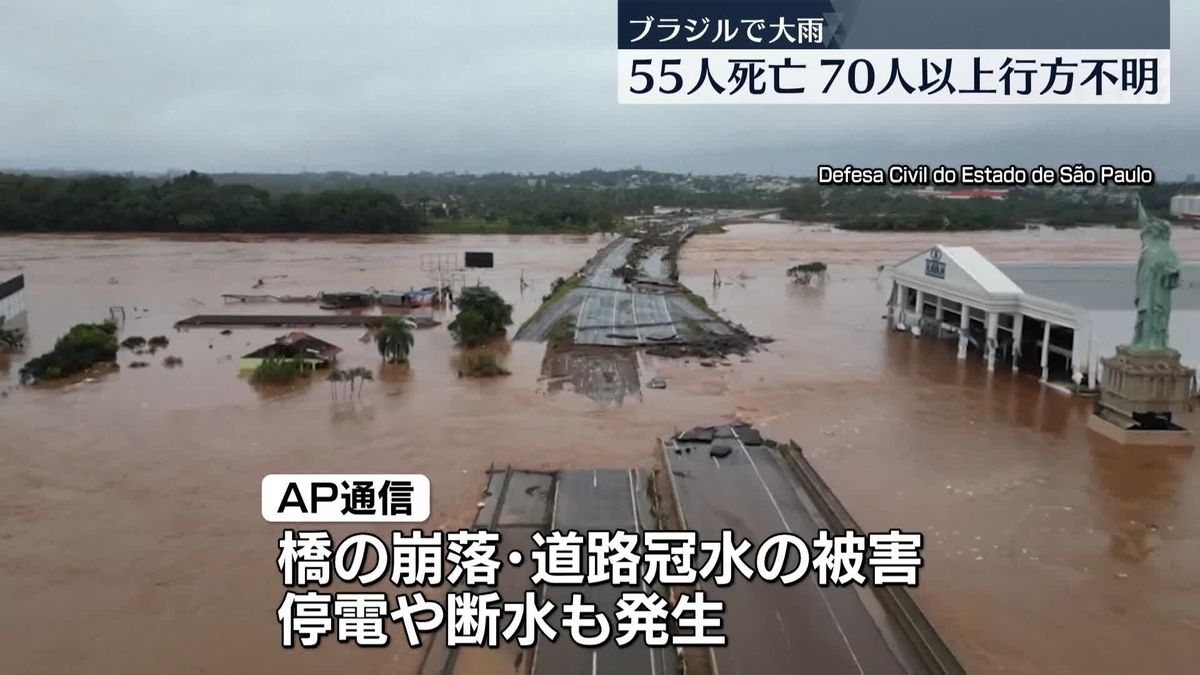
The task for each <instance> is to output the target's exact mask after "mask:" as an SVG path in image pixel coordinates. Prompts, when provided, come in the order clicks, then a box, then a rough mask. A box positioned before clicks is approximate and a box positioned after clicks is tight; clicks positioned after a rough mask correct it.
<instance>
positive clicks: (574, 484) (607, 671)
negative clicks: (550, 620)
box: [533, 469, 676, 675]
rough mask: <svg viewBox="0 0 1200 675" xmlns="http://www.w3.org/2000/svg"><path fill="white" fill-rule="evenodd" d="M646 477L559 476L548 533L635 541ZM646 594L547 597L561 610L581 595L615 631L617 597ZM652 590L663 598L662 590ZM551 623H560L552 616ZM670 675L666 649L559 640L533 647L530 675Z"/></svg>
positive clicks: (563, 592) (612, 473) (611, 590)
mask: <svg viewBox="0 0 1200 675" xmlns="http://www.w3.org/2000/svg"><path fill="white" fill-rule="evenodd" d="M647 476H648V475H647V474H643V473H641V472H639V471H637V470H636V469H602V470H597V471H569V472H564V473H562V474H560V475H559V481H558V494H557V497H556V502H555V509H554V523H553V526H552V527H553V529H555V530H559V531H563V532H565V531H569V530H576V531H579V532H581V533H584V532H586V531H588V530H609V531H614V530H624V531H625V532H630V533H636V534H639V535H640V533H641V532H642V530H643V529H644V527H645V525H644V523H646V522H648V519H649V513H650V501H649V496H648V494H647V490H646V488H647ZM651 527H652V528H656V527H657V526H655V525H652V526H651ZM584 536H585V537H586V534H585V535H584ZM650 590H652V589H648V588H646V587H645V586H644V585H643V586H642V587H641V588H631V587H617V586H612V585H600V586H583V585H580V586H550V587H548V588H547V596H546V597H547V598H549V599H550V600H551V601H552V602H554V604H555V606H556V607H561V606H563V605H564V604H565V603H566V602H568V601H569V600H570V599H571V596H572V594H574V593H580V594H582V596H583V600H584V601H585V602H591V603H595V604H596V606H597V607H598V608H603V609H605V613H606V614H607V615H608V618H609V624H610V626H612V627H614V629H615V627H616V619H615V611H614V610H615V608H616V605H617V600H618V599H619V598H620V597H621V593H622V592H625V591H638V592H649V591H650ZM653 590H657V591H658V592H659V593H660V594H663V595H664V597H665V593H664V591H663V590H662V589H661V588H657V589H653ZM555 620H556V621H558V620H560V619H559V617H558V615H557V614H556V615H555ZM614 636H615V631H614ZM675 672H676V668H675V662H674V652H673V650H672V649H671V648H670V647H668V648H663V649H651V648H649V647H647V646H646V645H645V644H644V643H641V642H638V641H635V642H632V643H630V644H629V645H626V646H625V647H618V646H617V645H616V643H615V642H614V641H612V640H610V641H609V642H608V643H607V644H605V645H602V646H600V647H597V648H587V647H580V646H578V645H576V644H574V643H573V642H571V641H570V640H569V639H568V638H567V637H565V636H562V635H560V636H559V639H558V640H557V641H555V642H546V641H542V642H540V643H539V644H538V647H537V656H536V658H535V659H534V667H533V675H576V674H586V673H592V674H593V675H641V674H643V673H645V674H646V675H675Z"/></svg>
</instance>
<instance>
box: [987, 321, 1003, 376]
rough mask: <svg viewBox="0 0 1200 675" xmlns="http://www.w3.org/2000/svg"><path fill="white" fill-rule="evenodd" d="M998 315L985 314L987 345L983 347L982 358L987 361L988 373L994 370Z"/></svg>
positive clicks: (998, 323) (998, 324)
mask: <svg viewBox="0 0 1200 675" xmlns="http://www.w3.org/2000/svg"><path fill="white" fill-rule="evenodd" d="M999 326H1000V314H999V313H998V312H988V313H987V343H986V344H985V345H984V350H983V353H984V358H985V359H987V369H988V372H989V373H990V372H992V371H994V370H995V369H996V334H997V332H998V331H999Z"/></svg>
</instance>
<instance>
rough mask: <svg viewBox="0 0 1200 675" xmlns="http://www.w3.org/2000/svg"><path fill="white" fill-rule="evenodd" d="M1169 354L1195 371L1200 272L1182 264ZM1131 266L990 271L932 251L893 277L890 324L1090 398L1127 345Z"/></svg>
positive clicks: (974, 257) (1133, 316)
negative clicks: (1107, 360) (1106, 361)
mask: <svg viewBox="0 0 1200 675" xmlns="http://www.w3.org/2000/svg"><path fill="white" fill-rule="evenodd" d="M1181 267H1182V271H1181V274H1180V284H1179V288H1177V289H1176V290H1175V292H1174V293H1173V295H1172V301H1173V302H1172V304H1173V307H1174V311H1173V313H1172V314H1171V346H1172V347H1173V348H1175V349H1177V350H1178V351H1179V352H1180V354H1181V355H1182V360H1183V363H1184V364H1185V365H1187V366H1191V367H1200V263H1183V264H1182V266H1181ZM1136 275H1137V263H1135V262H1130V263H1090V262H1084V263H1074V262H1062V263H1005V262H992V261H991V260H988V259H987V258H985V257H984V256H983V255H982V254H980V253H979V252H978V251H976V250H975V249H974V248H973V247H970V246H935V247H934V248H932V249H929V250H927V251H923V252H921V253H919V254H917V255H915V256H913V257H911V258H909V259H907V260H904V261H903V262H900V263H898V264H896V265H895V266H893V267H892V269H891V276H892V294H891V297H890V299H889V301H888V317H889V320H890V321H891V322H892V325H893V326H894V327H895V328H896V329H898V330H909V331H911V332H912V333H913V334H914V335H923V334H924V335H935V336H938V337H946V338H952V339H955V340H956V341H957V346H958V358H960V359H965V358H967V356H968V354H970V353H972V352H975V353H978V354H979V355H981V357H982V358H983V360H984V361H985V362H986V363H987V367H988V369H989V370H994V369H995V368H996V365H997V363H1002V364H1007V365H1009V366H1010V367H1011V368H1012V369H1013V370H1014V371H1018V370H1020V371H1025V372H1029V373H1033V374H1035V375H1037V376H1038V377H1039V378H1040V379H1041V380H1042V381H1043V382H1058V383H1070V384H1073V385H1074V388H1075V389H1077V390H1088V389H1094V388H1095V387H1096V386H1097V384H1098V383H1099V381H1100V373H1099V369H1100V359H1101V358H1104V357H1107V356H1111V355H1113V354H1114V353H1115V350H1116V347H1117V345H1120V344H1128V343H1129V342H1130V341H1131V340H1132V339H1133V328H1134V324H1135V323H1136V321H1137V310H1136V307H1135V304H1134V302H1135V296H1136V294H1137V282H1136Z"/></svg>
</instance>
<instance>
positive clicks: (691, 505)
mask: <svg viewBox="0 0 1200 675" xmlns="http://www.w3.org/2000/svg"><path fill="white" fill-rule="evenodd" d="M730 440H731V442H732V447H733V452H732V453H731V454H729V455H728V456H726V457H723V458H717V457H714V456H712V455H711V454H710V452H709V450H710V447H711V446H710V445H709V444H705V443H680V444H678V446H676V445H675V444H674V442H673V441H667V442H666V450H665V453H666V456H667V461H668V464H669V468H670V471H671V475H672V481H673V484H674V489H675V493H676V499H677V500H678V505H679V507H680V509H681V511H682V514H683V519H684V527H686V528H688V529H691V530H695V531H696V532H697V533H698V535H699V537H700V539H702V540H716V539H719V538H720V536H721V531H722V530H724V529H731V530H733V533H734V537H735V540H736V539H740V538H743V537H744V538H746V539H749V540H750V541H751V542H753V543H754V544H755V545H757V544H759V543H761V542H762V541H764V540H765V539H766V538H768V537H770V536H771V535H773V534H777V533H780V532H791V533H794V534H796V535H799V536H800V537H802V538H803V539H805V540H806V541H809V542H811V541H812V539H813V538H814V537H815V536H816V534H817V530H818V527H817V524H816V521H815V520H814V518H813V516H812V511H811V509H810V507H809V506H806V504H805V499H806V497H804V496H802V494H801V492H800V490H799V488H798V486H797V485H796V484H795V483H794V482H793V480H792V478H791V477H790V476H789V475H787V473H785V471H784V469H783V468H782V467H781V466H780V464H779V462H778V461H777V460H776V459H775V458H774V457H773V456H772V454H771V451H770V450H768V449H767V448H765V447H763V446H760V445H749V446H748V445H746V444H745V443H743V442H741V441H740V440H739V439H737V438H733V439H730ZM722 442H724V441H723V440H722ZM676 447H679V448H680V449H681V452H678V453H677V452H676V451H675V448H676ZM701 587H702V588H703V590H704V591H705V592H706V593H708V594H709V596H710V597H711V598H713V599H718V600H723V601H724V602H725V613H724V617H725V634H726V635H727V636H728V644H727V645H726V646H724V647H717V648H712V649H711V656H712V662H713V664H714V666H715V673H716V674H718V675H731V674H735V673H743V674H747V675H748V674H750V673H753V674H754V675H773V674H775V673H779V674H780V675H783V674H785V673H786V674H789V675H791V674H794V673H800V672H805V673H822V674H829V675H839V674H842V673H846V674H849V675H865V674H867V673H869V674H871V675H875V674H876V673H883V674H886V673H897V674H899V673H905V672H906V668H905V667H904V665H902V663H901V660H900V657H898V656H897V655H896V654H895V653H894V652H893V650H892V647H891V646H890V645H889V639H888V637H885V634H884V632H883V631H882V630H881V629H880V627H879V625H878V624H877V623H876V622H875V620H874V619H873V618H872V616H871V614H870V613H869V612H868V610H867V607H866V605H865V604H864V599H863V598H861V597H860V592H859V591H858V590H856V589H855V588H853V587H839V588H821V587H820V586H818V585H817V584H816V581H815V579H814V578H813V577H811V576H810V577H806V578H805V579H803V580H802V581H801V582H799V583H797V584H795V585H792V586H787V587H785V586H781V585H779V584H772V583H765V582H762V581H758V580H755V581H746V580H745V579H741V578H738V579H737V580H736V581H735V582H734V583H733V585H732V586H731V587H727V588H719V587H716V586H715V585H714V584H712V583H709V582H704V583H702V584H701ZM892 642H893V643H894V642H895V638H894V637H893V638H892Z"/></svg>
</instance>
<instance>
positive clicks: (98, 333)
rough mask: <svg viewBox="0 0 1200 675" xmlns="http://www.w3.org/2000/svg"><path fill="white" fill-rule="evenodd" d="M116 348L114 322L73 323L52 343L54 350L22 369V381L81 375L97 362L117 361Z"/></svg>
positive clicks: (33, 360)
mask: <svg viewBox="0 0 1200 675" xmlns="http://www.w3.org/2000/svg"><path fill="white" fill-rule="evenodd" d="M117 348H118V346H117V325H116V324H115V323H112V322H111V321H106V322H104V323H80V324H76V325H74V326H72V327H71V330H69V331H67V334H66V335H64V336H62V337H60V338H59V339H58V341H57V342H55V343H54V349H52V350H51V351H49V352H46V353H45V354H42V355H41V356H38V357H36V358H33V359H30V360H29V361H28V362H27V363H26V364H25V365H24V366H22V368H21V371H20V375H21V380H22V381H24V382H30V381H37V380H53V379H57V378H60V377H67V376H70V375H74V374H75V373H81V372H83V371H85V370H87V369H88V368H91V367H92V366H94V365H96V364H97V363H111V362H113V361H116V360H117Z"/></svg>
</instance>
